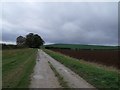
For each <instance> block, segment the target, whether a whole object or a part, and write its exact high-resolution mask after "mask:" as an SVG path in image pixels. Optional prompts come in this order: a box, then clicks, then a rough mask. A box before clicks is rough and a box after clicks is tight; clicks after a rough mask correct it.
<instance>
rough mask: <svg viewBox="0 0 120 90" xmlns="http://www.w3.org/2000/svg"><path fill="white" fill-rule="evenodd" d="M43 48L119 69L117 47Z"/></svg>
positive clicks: (75, 46) (64, 46) (73, 45)
mask: <svg viewBox="0 0 120 90" xmlns="http://www.w3.org/2000/svg"><path fill="white" fill-rule="evenodd" d="M44 47H45V48H46V49H51V50H53V51H56V52H60V53H62V54H65V55H68V56H70V57H74V58H77V59H84V60H86V61H90V62H95V63H99V64H103V65H107V66H113V67H116V68H120V66H119V64H120V60H119V58H118V56H119V54H120V50H119V49H118V48H119V47H117V46H99V45H80V44H53V45H46V46H44Z"/></svg>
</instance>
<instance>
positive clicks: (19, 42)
mask: <svg viewBox="0 0 120 90" xmlns="http://www.w3.org/2000/svg"><path fill="white" fill-rule="evenodd" d="M16 43H17V45H18V46H22V45H25V37H23V36H19V37H17V39H16Z"/></svg>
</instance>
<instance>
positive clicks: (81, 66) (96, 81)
mask: <svg viewBox="0 0 120 90" xmlns="http://www.w3.org/2000/svg"><path fill="white" fill-rule="evenodd" d="M44 51H45V52H46V53H47V54H49V55H50V56H51V57H53V58H54V59H56V60H57V61H59V62H60V63H62V64H64V65H65V66H67V67H68V68H70V69H71V70H73V71H74V72H76V73H77V74H79V75H80V76H81V77H83V78H84V79H85V80H86V81H88V82H89V83H90V84H92V85H93V86H95V87H96V88H98V89H103V88H113V89H118V88H120V83H119V82H120V72H119V71H117V70H110V69H106V68H104V67H100V66H99V65H98V66H97V65H94V64H91V63H90V62H87V61H83V60H77V59H75V58H71V57H68V56H65V55H63V54H60V53H57V52H54V51H50V50H44Z"/></svg>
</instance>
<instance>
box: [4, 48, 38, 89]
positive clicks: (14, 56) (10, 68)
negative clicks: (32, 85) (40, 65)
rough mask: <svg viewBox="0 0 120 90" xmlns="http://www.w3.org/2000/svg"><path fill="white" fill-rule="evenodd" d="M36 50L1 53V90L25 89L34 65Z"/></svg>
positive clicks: (15, 50) (16, 50)
mask: <svg viewBox="0 0 120 90" xmlns="http://www.w3.org/2000/svg"><path fill="white" fill-rule="evenodd" d="M35 59H36V49H14V50H3V52H2V88H21V87H22V88H27V87H28V85H29V81H30V74H31V73H32V72H33V67H34V65H35Z"/></svg>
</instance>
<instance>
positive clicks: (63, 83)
mask: <svg viewBox="0 0 120 90" xmlns="http://www.w3.org/2000/svg"><path fill="white" fill-rule="evenodd" d="M48 63H49V65H50V68H51V69H52V70H53V72H54V74H55V76H56V77H57V78H58V81H59V83H60V85H61V86H62V87H63V88H69V86H68V85H67V82H66V81H65V80H64V78H63V77H62V76H61V75H60V74H59V73H58V72H57V70H56V69H55V68H54V66H53V65H52V64H51V63H50V62H49V61H48Z"/></svg>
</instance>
